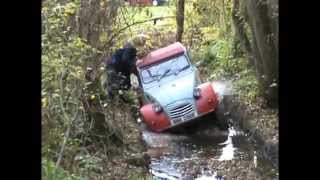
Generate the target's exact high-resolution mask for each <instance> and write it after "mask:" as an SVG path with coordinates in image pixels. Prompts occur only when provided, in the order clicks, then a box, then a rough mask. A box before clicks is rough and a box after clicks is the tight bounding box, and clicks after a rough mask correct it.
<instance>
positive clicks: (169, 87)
mask: <svg viewBox="0 0 320 180" xmlns="http://www.w3.org/2000/svg"><path fill="white" fill-rule="evenodd" d="M172 76H173V78H174V79H173V78H172V77H171V78H169V77H167V79H162V80H161V81H160V82H159V84H158V85H156V86H153V87H152V88H149V89H147V90H145V92H146V93H147V94H148V95H149V96H151V97H152V98H154V99H155V100H156V101H157V102H158V103H159V104H160V105H161V106H163V107H164V106H167V105H169V104H171V103H173V102H175V101H179V100H182V99H188V98H193V89H194V86H195V75H194V72H190V73H188V74H183V75H181V76H179V75H178V76H177V77H174V75H172Z"/></svg>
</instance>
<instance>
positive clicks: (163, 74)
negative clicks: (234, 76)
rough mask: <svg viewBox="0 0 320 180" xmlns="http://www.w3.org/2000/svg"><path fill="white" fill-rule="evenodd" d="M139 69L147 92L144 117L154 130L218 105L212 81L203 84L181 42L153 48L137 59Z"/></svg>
mask: <svg viewBox="0 0 320 180" xmlns="http://www.w3.org/2000/svg"><path fill="white" fill-rule="evenodd" d="M137 69H138V74H139V78H140V83H141V86H142V87H141V88H142V91H143V100H142V102H143V103H142V104H143V105H142V107H140V116H141V119H142V121H143V122H144V123H145V124H146V125H147V127H148V128H149V129H151V130H152V131H155V132H162V131H164V130H167V129H170V128H173V127H177V126H180V125H183V124H185V123H187V122H190V121H193V120H196V119H199V117H201V116H203V115H206V114H208V113H211V112H214V111H215V110H216V108H217V106H218V99H217V95H216V93H215V91H214V89H213V87H212V85H211V83H210V82H205V83H202V81H201V79H200V75H199V72H198V70H197V68H196V66H194V65H193V64H192V62H191V60H190V57H189V55H188V52H187V50H186V48H185V47H184V46H183V45H182V44H181V43H179V42H176V43H173V44H171V45H169V46H167V47H164V48H160V49H157V50H155V51H152V52H151V53H149V54H148V55H146V56H145V57H143V58H142V59H140V60H139V61H137Z"/></svg>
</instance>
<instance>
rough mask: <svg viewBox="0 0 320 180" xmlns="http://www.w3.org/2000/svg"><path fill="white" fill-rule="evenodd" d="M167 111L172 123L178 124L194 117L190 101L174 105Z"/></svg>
mask: <svg viewBox="0 0 320 180" xmlns="http://www.w3.org/2000/svg"><path fill="white" fill-rule="evenodd" d="M169 113H170V118H171V119H172V122H173V123H174V124H178V123H181V122H183V121H186V120H189V119H192V118H193V117H195V110H194V108H193V105H192V104H191V103H188V104H184V105H180V106H178V107H174V108H172V109H171V110H170V111H169Z"/></svg>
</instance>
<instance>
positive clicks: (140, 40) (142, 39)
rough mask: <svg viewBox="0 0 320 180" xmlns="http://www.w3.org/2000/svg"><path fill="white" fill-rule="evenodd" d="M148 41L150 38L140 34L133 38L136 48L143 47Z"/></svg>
mask: <svg viewBox="0 0 320 180" xmlns="http://www.w3.org/2000/svg"><path fill="white" fill-rule="evenodd" d="M149 39H150V37H149V36H148V35H145V34H143V33H141V34H139V35H137V36H136V37H134V38H133V43H134V44H135V45H136V46H144V45H145V44H146V42H147V40H149Z"/></svg>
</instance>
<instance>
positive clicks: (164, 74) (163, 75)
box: [158, 68, 171, 81]
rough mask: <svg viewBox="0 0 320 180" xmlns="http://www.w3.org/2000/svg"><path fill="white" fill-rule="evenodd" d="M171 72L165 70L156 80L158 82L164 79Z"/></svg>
mask: <svg viewBox="0 0 320 180" xmlns="http://www.w3.org/2000/svg"><path fill="white" fill-rule="evenodd" d="M170 71H171V69H170V68H169V69H167V70H166V71H165V72H164V73H163V74H162V75H161V76H160V77H159V79H158V81H160V79H162V78H163V77H165V76H166V75H167V74H168V73H169V72H170Z"/></svg>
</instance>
